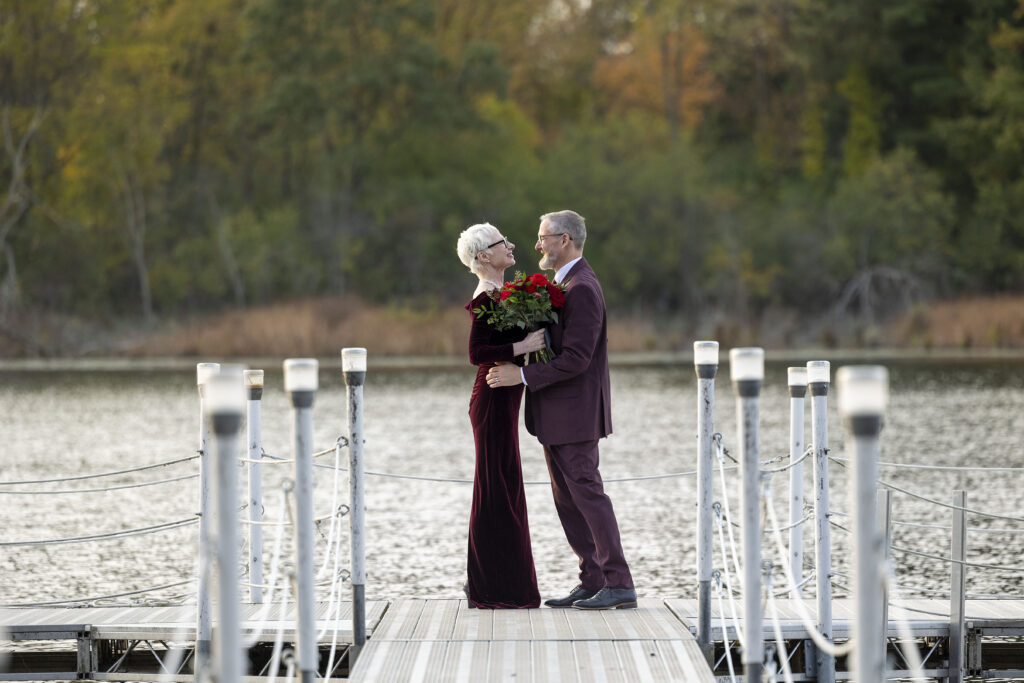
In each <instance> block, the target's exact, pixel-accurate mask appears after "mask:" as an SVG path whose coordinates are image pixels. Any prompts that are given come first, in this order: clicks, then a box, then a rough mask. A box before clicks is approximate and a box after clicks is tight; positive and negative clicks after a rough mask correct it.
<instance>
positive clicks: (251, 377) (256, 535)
mask: <svg viewBox="0 0 1024 683" xmlns="http://www.w3.org/2000/svg"><path fill="white" fill-rule="evenodd" d="M243 374H244V377H245V385H246V389H247V390H248V394H249V396H248V398H249V400H248V401H247V402H246V420H245V424H246V441H247V443H248V444H249V461H250V462H249V467H248V471H249V521H250V522H251V524H249V584H250V585H249V599H250V600H251V601H252V602H253V603H257V604H258V603H262V602H263V588H262V584H263V527H262V526H261V525H260V522H262V521H263V475H262V472H261V468H262V465H260V463H259V460H260V459H261V458H262V457H263V437H262V434H261V431H262V412H261V410H260V409H261V406H262V400H261V399H262V398H263V371H262V370H246V371H245V372H244V373H243Z"/></svg>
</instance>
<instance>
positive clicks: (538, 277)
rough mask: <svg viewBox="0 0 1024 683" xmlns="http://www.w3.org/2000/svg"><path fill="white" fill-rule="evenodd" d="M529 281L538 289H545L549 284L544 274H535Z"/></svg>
mask: <svg viewBox="0 0 1024 683" xmlns="http://www.w3.org/2000/svg"><path fill="white" fill-rule="evenodd" d="M527 279H529V280H530V282H532V283H533V284H535V285H537V286H538V287H544V286H546V285H547V284H548V278H547V276H546V275H544V273H534V274H533V275H531V276H530V277H529V278H527Z"/></svg>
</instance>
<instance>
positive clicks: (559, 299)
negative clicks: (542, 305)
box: [547, 284, 565, 308]
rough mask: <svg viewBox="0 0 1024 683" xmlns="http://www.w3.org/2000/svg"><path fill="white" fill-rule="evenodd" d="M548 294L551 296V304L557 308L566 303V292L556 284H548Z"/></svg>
mask: <svg viewBox="0 0 1024 683" xmlns="http://www.w3.org/2000/svg"><path fill="white" fill-rule="evenodd" d="M547 289H548V296H549V297H551V305H552V306H554V307H555V308H561V306H562V304H564V303H565V293H564V292H563V291H562V290H561V289H560V288H559V287H556V286H555V285H551V284H549V285H548V286H547Z"/></svg>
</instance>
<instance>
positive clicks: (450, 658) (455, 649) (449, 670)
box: [350, 610, 491, 681]
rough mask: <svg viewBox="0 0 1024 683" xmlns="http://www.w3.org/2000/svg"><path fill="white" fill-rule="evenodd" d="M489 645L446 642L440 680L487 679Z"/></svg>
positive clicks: (353, 677) (478, 642)
mask: <svg viewBox="0 0 1024 683" xmlns="http://www.w3.org/2000/svg"><path fill="white" fill-rule="evenodd" d="M482 611H488V610H482ZM490 645H491V644H490V643H488V642H486V641H482V640H453V641H452V642H450V643H448V649H447V650H446V651H445V659H444V665H443V667H442V669H441V680H442V681H486V680H488V678H487V661H488V655H489V652H490ZM357 666H358V664H357ZM350 678H351V680H359V679H357V678H356V677H355V676H351V677H350ZM365 680H367V681H372V680H375V679H373V678H367V679H365ZM382 680H384V679H382Z"/></svg>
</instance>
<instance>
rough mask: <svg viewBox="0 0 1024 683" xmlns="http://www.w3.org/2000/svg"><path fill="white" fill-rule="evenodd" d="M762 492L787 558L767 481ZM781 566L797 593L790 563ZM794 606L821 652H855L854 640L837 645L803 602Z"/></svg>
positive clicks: (839, 654) (790, 587)
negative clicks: (809, 612) (819, 625)
mask: <svg viewBox="0 0 1024 683" xmlns="http://www.w3.org/2000/svg"><path fill="white" fill-rule="evenodd" d="M762 492H763V499H764V501H765V508H766V509H767V511H768V517H769V521H770V522H771V525H772V527H773V528H775V529H776V531H775V532H774V533H773V534H772V538H774V539H775V544H776V546H777V548H778V552H779V554H780V555H781V556H782V557H783V558H785V557H786V556H787V555H788V554H789V549H788V548H787V547H786V544H785V543H784V542H783V540H782V533H781V532H780V531H778V528H779V523H778V520H777V519H776V516H775V506H774V505H773V504H772V498H771V486H768V485H767V480H766V481H765V482H762ZM780 564H781V566H782V571H783V573H784V574H785V576H786V581H787V583H788V586H787V588H788V591H789V592H791V593H795V592H796V591H797V590H798V589H797V583H796V580H795V579H794V578H793V570H792V568H791V567H790V566H789V562H786V561H785V560H783V561H782V562H781V563H780ZM793 604H795V605H796V607H797V610H796V611H797V614H798V615H799V616H800V621H801V622H802V623H803V625H804V628H805V629H806V630H807V634H808V635H809V636H810V638H811V640H813V641H814V644H815V645H816V646H817V647H818V648H819V649H820V650H822V651H823V652H826V653H828V654H830V655H832V656H833V657H842V656H844V655H847V654H849V653H850V652H852V651H853V648H854V646H855V641H854V640H853V639H850V640H848V641H846V643H844V644H843V645H838V646H837V645H835V644H834V643H832V642H831V641H829V640H828V639H827V638H825V636H824V635H822V633H821V632H820V631H819V630H818V625H817V624H815V623H814V621H813V620H812V619H811V616H810V615H809V614H808V613H807V607H806V606H805V605H804V603H803V601H802V600H796V601H794V603H793Z"/></svg>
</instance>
